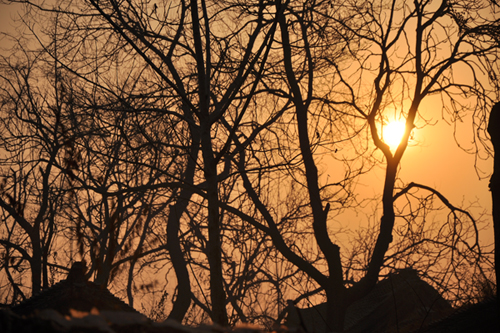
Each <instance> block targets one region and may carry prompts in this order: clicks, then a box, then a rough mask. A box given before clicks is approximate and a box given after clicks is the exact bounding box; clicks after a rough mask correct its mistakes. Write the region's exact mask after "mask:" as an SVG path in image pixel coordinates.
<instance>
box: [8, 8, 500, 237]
mask: <svg viewBox="0 0 500 333" xmlns="http://www.w3.org/2000/svg"><path fill="white" fill-rule="evenodd" d="M17 8H21V6H20V5H5V4H0V31H1V32H13V31H14V30H13V26H14V22H13V20H12V18H13V17H14V16H15V13H16V10H17ZM6 45H7V44H5V41H4V40H2V41H1V48H5V47H6ZM424 105H425V104H424ZM433 120H434V121H438V123H437V125H435V126H427V127H426V128H424V129H420V130H416V132H415V133H414V135H415V138H416V140H417V141H418V142H419V143H418V145H417V146H413V147H409V148H408V150H407V152H406V153H405V156H404V158H403V160H402V169H401V173H400V177H401V178H402V180H403V181H404V182H405V183H408V182H412V181H413V182H418V183H422V184H424V185H428V186H432V187H434V188H436V189H437V190H439V191H441V193H442V194H443V195H445V196H446V197H447V198H448V199H449V200H450V201H451V203H452V204H454V205H458V206H460V205H461V204H463V205H464V206H468V204H469V203H471V202H474V201H479V203H480V205H481V208H476V209H474V210H472V213H473V215H474V216H475V217H476V216H477V215H478V214H480V213H481V212H483V211H486V212H487V213H488V214H490V212H491V197H490V192H489V191H488V181H489V176H488V175H489V172H490V171H491V170H492V168H493V161H492V159H491V158H490V159H489V160H487V161H483V162H481V164H480V168H481V171H482V172H483V173H484V174H483V176H485V175H486V176H487V177H486V179H482V180H479V176H478V175H477V173H476V170H475V168H474V161H475V156H474V155H471V154H467V153H465V152H464V151H463V150H462V149H460V148H459V147H458V146H457V144H456V142H455V141H454V139H453V128H452V126H450V125H448V124H446V123H445V122H444V121H443V120H441V119H439V117H438V115H436V116H434V117H433ZM460 134H461V135H463V136H464V137H465V136H470V135H471V134H472V127H469V128H462V130H461V133H460ZM468 141H470V140H469V139H468V137H467V138H465V139H464V142H465V143H467V142H468ZM368 179H371V180H369V182H370V183H367V182H366V181H368ZM366 181H364V185H362V186H361V187H358V190H360V191H363V192H365V193H366V194H365V195H367V196H369V195H380V194H381V191H382V181H383V170H382V169H380V170H378V171H377V172H375V173H374V174H372V175H371V176H369V177H368V178H366ZM488 230H489V233H491V235H487V233H483V235H482V236H483V237H484V238H483V239H488V240H492V232H493V231H492V226H490V227H489V229H488ZM488 236H491V238H490V237H488Z"/></svg>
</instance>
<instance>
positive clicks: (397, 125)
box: [383, 121, 406, 150]
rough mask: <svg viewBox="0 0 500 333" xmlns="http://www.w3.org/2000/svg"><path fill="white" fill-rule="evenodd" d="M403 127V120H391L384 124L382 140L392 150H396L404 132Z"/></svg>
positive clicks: (404, 127)
mask: <svg viewBox="0 0 500 333" xmlns="http://www.w3.org/2000/svg"><path fill="white" fill-rule="evenodd" d="M405 129H406V125H405V122H404V121H391V122H390V123H389V124H387V125H386V126H384V132H383V138H384V142H385V143H387V144H388V145H389V147H390V148H391V149H392V150H396V148H398V146H399V143H400V142H401V139H402V138H403V135H404V134H405Z"/></svg>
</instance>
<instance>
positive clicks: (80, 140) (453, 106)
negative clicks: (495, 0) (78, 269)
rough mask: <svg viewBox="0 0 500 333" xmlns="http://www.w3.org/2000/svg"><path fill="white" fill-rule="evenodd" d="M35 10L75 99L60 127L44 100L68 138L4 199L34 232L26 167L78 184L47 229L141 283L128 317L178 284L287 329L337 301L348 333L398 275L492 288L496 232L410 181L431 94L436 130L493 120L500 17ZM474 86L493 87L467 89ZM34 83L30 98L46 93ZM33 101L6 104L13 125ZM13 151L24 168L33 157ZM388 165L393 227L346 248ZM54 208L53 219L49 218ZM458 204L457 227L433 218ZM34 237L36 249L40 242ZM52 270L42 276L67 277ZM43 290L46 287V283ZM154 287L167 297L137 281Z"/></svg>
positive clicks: (199, 297)
mask: <svg viewBox="0 0 500 333" xmlns="http://www.w3.org/2000/svg"><path fill="white" fill-rule="evenodd" d="M28 5H29V8H30V9H31V10H32V12H29V11H28V12H27V13H26V16H25V17H24V19H25V20H26V22H29V23H30V24H31V23H33V22H40V21H39V20H38V17H39V15H42V16H44V17H46V18H47V20H46V21H45V22H48V25H47V27H52V28H50V29H47V30H43V29H39V28H38V27H31V32H32V33H33V34H34V35H35V37H37V38H36V41H37V43H38V44H37V49H38V50H39V54H41V55H43V57H44V59H48V60H47V62H48V63H50V64H55V65H52V69H50V68H49V67H44V71H42V72H44V73H45V74H46V73H49V75H45V76H41V78H40V80H41V81H43V82H45V81H47V82H53V81H58V83H56V84H52V89H53V91H54V95H53V96H50V98H47V100H48V101H49V102H48V103H47V104H48V105H52V104H53V105H55V106H54V107H51V108H48V110H49V111H50V112H52V113H50V112H48V113H47V114H40V111H37V110H38V109H36V108H32V107H31V106H30V107H26V110H27V112H28V114H29V115H30V117H34V118H33V119H34V120H30V119H31V118H23V117H18V118H19V121H25V122H26V123H27V125H28V128H29V129H30V130H33V129H37V128H38V127H40V128H41V129H40V130H43V131H48V130H47V128H49V129H50V128H51V127H50V126H52V127H58V128H59V130H58V131H56V130H52V131H48V132H49V133H50V135H48V134H47V135H45V136H44V141H43V142H44V144H45V145H47V143H51V142H52V146H51V145H47V147H52V148H51V149H52V150H51V149H46V150H47V151H48V153H47V154H48V155H49V156H52V155H51V154H53V155H54V156H55V157H54V158H53V159H51V158H47V157H45V158H41V159H40V161H43V163H42V164H43V167H42V169H37V168H33V167H30V166H28V164H26V163H25V161H24V160H22V159H18V160H12V159H9V160H8V161H9V163H11V164H12V165H13V166H15V167H13V169H12V168H11V170H14V171H10V172H11V174H9V176H8V177H7V178H6V179H7V181H6V182H5V184H4V187H3V188H2V200H3V201H2V209H3V212H2V213H3V214H5V216H6V217H8V219H9V221H10V220H12V221H15V222H12V223H13V224H16V223H17V224H18V225H19V226H21V228H23V225H26V226H28V224H27V223H24V222H23V220H22V219H21V218H20V217H19V218H17V217H18V216H21V214H20V213H19V211H21V207H24V206H20V203H23V200H22V198H20V197H19V196H17V197H16V196H15V195H14V194H16V193H17V194H16V195H18V194H19V193H21V194H22V193H24V192H22V191H21V192H20V191H18V190H17V188H16V187H15V186H17V184H18V183H19V182H18V181H17V179H18V178H16V179H14V178H12V177H14V175H13V173H12V172H14V173H16V172H17V170H18V169H16V168H18V166H23V167H26V168H28V169H26V170H31V172H35V173H36V172H38V171H37V170H40V172H41V173H40V174H41V175H42V177H37V176H36V175H34V174H33V176H30V177H31V178H29V179H27V180H26V181H24V182H23V183H22V184H23V185H26V184H27V185H32V184H38V183H37V181H39V180H40V179H44V177H49V176H48V175H49V174H50V173H49V172H48V171H47V170H46V169H47V168H52V167H53V168H54V173H53V175H52V176H50V177H54V178H55V179H60V181H59V182H58V183H55V182H53V183H50V182H49V183H50V184H52V185H53V187H51V188H48V187H43V186H42V185H43V184H45V183H43V182H42V183H40V184H41V185H40V186H39V187H40V188H42V189H45V190H44V191H42V190H40V191H39V192H40V193H41V194H37V193H35V194H34V195H33V197H34V198H37V200H41V201H40V202H41V204H40V205H39V206H40V207H42V208H41V209H39V212H40V213H39V215H38V216H39V217H37V218H38V219H39V220H40V221H42V220H43V221H50V219H49V220H44V218H45V217H44V216H46V215H47V214H48V213H49V212H50V213H51V214H53V216H58V218H60V219H61V223H60V225H61V226H64V227H63V230H61V231H60V230H59V229H50V228H51V227H47V228H48V229H47V230H50V232H51V233H48V235H49V234H50V235H52V234H53V235H57V236H58V237H61V239H62V240H63V243H58V246H61V249H66V248H67V246H69V245H67V244H64V241H69V242H67V243H69V244H76V246H77V247H78V252H79V256H80V257H81V258H79V259H85V260H87V261H88V263H89V273H88V274H89V275H94V279H95V281H98V282H100V283H102V284H104V285H109V284H115V285H120V284H121V285H122V286H124V287H122V291H123V292H124V293H125V294H126V295H127V298H128V301H129V304H131V305H132V304H133V305H136V306H137V304H136V303H135V302H134V299H137V296H138V295H144V294H145V293H146V292H143V291H139V289H141V290H144V289H145V287H144V286H145V285H146V284H149V283H150V282H151V279H152V278H151V277H150V276H149V275H151V273H152V272H161V273H162V274H165V275H167V279H172V280H173V277H174V276H175V278H176V282H174V283H175V284H176V286H175V288H172V287H170V288H172V289H174V290H175V291H174V293H173V295H170V297H171V300H172V308H171V309H170V312H169V317H170V318H172V319H175V320H178V321H184V322H185V323H199V322H202V321H204V320H205V319H207V317H209V318H210V319H211V320H212V321H213V322H216V323H219V324H221V325H228V324H231V325H232V324H234V323H236V322H238V321H260V322H262V323H269V322H270V321H272V320H273V319H276V318H278V317H279V314H280V312H282V310H283V309H284V308H285V306H286V299H295V302H292V303H298V302H299V301H301V300H304V299H312V300H313V302H318V301H320V300H321V299H322V298H323V299H325V300H326V302H327V305H328V320H329V322H328V325H329V327H330V328H331V329H332V330H337V331H342V330H343V328H344V319H345V318H344V317H345V312H346V309H347V307H348V306H349V305H350V304H352V303H353V302H355V301H356V300H358V299H361V298H362V297H364V296H365V295H366V294H367V293H369V292H370V290H372V289H373V288H374V286H375V284H376V283H377V282H378V280H379V278H380V276H381V275H384V274H387V273H388V272H390V271H391V270H394V269H399V268H404V267H407V266H411V267H414V268H419V270H420V272H421V274H423V275H424V277H426V278H427V279H428V280H430V281H432V282H433V284H434V286H436V287H438V288H439V289H440V291H441V292H443V293H447V296H448V297H449V298H451V299H452V300H453V301H455V302H456V303H457V304H459V303H461V302H462V303H463V302H465V301H466V300H467V299H470V298H472V297H473V293H474V291H475V289H474V288H473V286H474V284H475V283H476V282H477V281H478V280H481V279H485V277H487V274H488V269H490V266H489V262H488V260H489V257H488V255H485V254H484V253H483V250H482V249H481V247H480V246H479V243H478V240H477V234H478V228H479V227H478V225H477V223H478V221H476V219H474V218H473V217H472V215H470V214H469V213H468V212H467V211H466V210H465V209H462V208H459V207H457V206H455V205H453V204H452V203H450V202H449V201H448V200H447V199H446V198H445V196H444V195H443V194H442V193H440V192H438V191H437V190H435V189H433V188H431V187H429V186H426V185H425V184H416V183H411V182H406V180H405V182H404V181H403V180H402V179H399V178H398V171H399V170H400V168H401V160H402V158H403V156H404V155H405V152H406V150H407V148H408V145H409V143H410V142H411V136H412V131H414V130H415V128H416V126H417V125H418V126H424V125H426V124H427V123H426V120H425V119H426V118H424V117H428V114H427V113H423V110H422V105H423V104H422V103H423V101H425V100H427V99H428V98H429V97H430V96H437V97H439V98H440V99H441V100H442V105H441V106H439V108H436V110H432V116H433V117H434V115H435V114H437V115H438V116H440V115H441V113H443V114H446V115H447V116H449V117H451V118H452V120H457V119H459V117H465V116H469V115H474V116H477V114H478V113H481V115H482V116H481V117H482V118H485V116H484V111H483V110H484V109H485V108H486V107H487V106H489V105H491V104H492V99H493V96H494V95H495V91H494V89H493V88H491V86H493V87H495V85H496V84H498V82H497V80H496V77H495V73H497V72H498V68H497V67H496V66H497V65H496V63H497V62H496V57H497V53H498V24H497V23H496V21H495V15H496V14H491V13H492V12H493V11H492V10H491V9H492V8H493V7H492V6H494V4H492V3H490V2H489V1H479V2H477V1H468V0H463V1H462V0H460V1H444V0H443V1H395V0H394V1H389V0H380V1H376V2H371V3H359V2H357V1H343V2H338V3H334V2H331V1H321V0H320V1H293V2H292V1H280V0H276V1H264V0H255V1H245V2H241V1H237V0H235V1H233V0H225V1H209V0H200V1H198V0H189V1H188V0H179V1H174V2H171V1H169V2H166V1H165V2H161V1H158V2H155V3H148V2H141V1H137V2H134V1H116V0H108V1H94V0H88V1H84V0H82V1H75V2H72V3H71V4H69V5H65V4H63V3H61V4H58V5H56V6H54V7H49V6H48V5H45V4H38V3H28ZM30 15H33V16H30ZM40 23H41V24H42V28H43V22H40ZM47 27H45V28H47ZM54 27H55V28H54ZM46 37H48V38H46ZM29 60H30V59H29V58H27V59H24V60H23V59H21V60H20V64H26V63H29ZM2 63H4V64H8V63H9V61H8V59H3V61H2ZM23 68H25V67H22V66H20V67H11V69H10V70H11V71H12V72H13V73H14V74H19V73H21V74H22V73H23V71H22V70H23ZM26 68H29V67H26ZM460 71H467V73H468V74H469V75H470V76H471V77H472V78H473V79H472V80H470V79H466V80H462V78H461V77H460V76H459V75H456V73H458V72H460ZM481 73H489V77H485V76H483V75H481ZM10 75H11V74H8V75H7V73H6V74H5V76H4V81H5V83H6V82H9V80H8V77H9V76H10ZM21 77H22V76H21ZM55 78H57V79H55ZM488 79H489V80H490V81H491V82H488ZM51 80H52V81H51ZM20 82H21V83H22V84H19V86H20V87H22V89H20V91H21V92H22V94H21V95H20V96H23V98H24V96H28V100H29V96H31V95H29V93H30V92H31V91H32V87H36V86H37V82H32V81H26V80H25V81H22V80H20ZM9 96H11V95H10V90H8V89H4V90H3V93H2V97H9ZM14 96H17V95H14ZM41 96H45V95H43V94H41ZM18 99H19V98H18V97H16V98H14V99H12V98H10V100H9V99H8V98H7V99H5V100H6V101H7V100H9V103H11V104H10V105H13V106H12V108H11V109H10V110H14V111H12V112H15V110H17V105H18V104H17V101H18ZM31 99H32V100H34V99H33V98H31ZM3 105H6V106H5V107H4V106H3ZM7 105H9V104H8V103H7V102H6V103H5V104H2V110H3V109H4V108H7ZM26 105H34V103H31V104H30V103H26ZM471 105H472V106H471ZM9 107H10V106H9ZM58 110H59V111H58ZM58 114H61V116H58ZM63 116H64V117H63ZM58 117H59V118H58ZM392 117H395V118H400V119H403V120H404V121H405V122H406V131H405V134H404V136H403V139H402V141H401V143H400V145H399V146H398V147H397V149H395V150H391V148H390V147H389V146H388V145H387V144H386V143H385V142H384V140H383V128H384V126H385V124H386V123H387V122H388V120H389V119H390V118H392ZM5 119H8V117H7V116H6V118H5ZM38 119H40V120H38ZM45 119H46V120H45ZM44 121H46V122H47V123H50V124H51V125H50V126H47V127H46V126H45V125H44V124H45V123H44ZM63 127H64V128H63ZM4 128H5V129H4V130H5V131H11V133H10V134H9V136H4V137H5V138H8V139H3V138H4V137H3V138H2V140H3V141H2V144H3V145H2V147H3V148H4V149H7V148H8V145H9V144H10V143H11V142H16V144H18V143H23V142H24V141H23V138H24V135H22V134H20V133H17V132H14V131H13V130H12V128H16V126H15V125H12V123H8V122H7V121H4ZM479 129H481V127H480V125H479ZM483 129H484V128H483ZM55 143H58V145H55V146H54V144H55ZM44 144H40V145H39V146H33V147H30V148H29V152H30V153H32V154H35V153H36V154H38V150H40V147H45V146H44ZM56 148H57V149H56ZM9 149H10V151H12V154H13V155H14V156H22V155H20V154H19V152H20V151H22V150H23V149H24V147H21V146H16V147H13V148H9ZM37 149H38V150H37ZM44 149H45V148H44ZM6 161H7V159H6ZM47 161H48V162H47ZM325 161H326V162H325ZM30 163H35V164H36V163H40V162H39V160H37V159H36V158H35V159H33V160H32V161H30ZM325 164H329V166H328V168H327V167H325ZM380 166H383V167H384V168H385V175H384V183H383V185H382V186H383V187H382V188H380V189H378V191H379V193H380V197H377V198H374V199H373V200H374V201H377V203H378V208H377V210H376V211H375V213H374V215H373V218H372V221H371V222H372V223H374V225H373V226H371V227H370V228H367V230H366V232H364V231H363V230H355V231H354V233H355V237H354V238H355V241H354V242H353V243H352V244H351V246H350V247H349V246H346V245H345V241H342V236H343V235H342V233H343V231H344V229H339V228H335V227H333V225H334V223H335V221H334V220H335V219H337V218H339V219H340V218H342V216H343V215H342V214H343V213H345V212H347V211H356V212H359V210H360V205H361V204H362V203H363V202H361V203H360V202H359V201H358V197H357V192H356V191H357V187H356V186H357V184H358V183H359V182H360V181H361V179H363V177H364V175H365V174H367V173H370V172H371V171H372V170H374V169H376V168H378V167H380ZM43 168H46V169H43ZM33 170H34V171H33ZM44 170H45V171H44ZM330 174H331V175H330ZM327 175H328V176H327ZM16 177H18V176H17V175H16ZM50 177H49V178H50ZM58 177H59V178H58ZM39 178H40V179H39ZM49 178H47V179H49ZM46 182H47V181H46ZM44 195H45V197H44ZM10 197H12V199H9V198H10ZM44 200H45V201H44ZM47 203H51V204H53V205H54V208H53V209H52V210H49V209H48V208H43V207H45V206H47V205H48V204H47ZM56 204H60V205H62V206H61V207H60V208H59V206H56ZM23 205H24V203H23ZM44 205H45V206H44ZM49 206H50V205H49ZM55 208H58V209H55ZM441 209H446V210H447V211H448V212H449V214H448V215H447V217H446V219H444V220H442V221H439V222H436V223H430V222H429V220H430V215H431V214H432V212H433V211H436V210H441ZM56 212H58V213H61V214H60V215H56ZM16 214H17V215H16ZM379 215H380V217H379ZM40 225H41V224H40ZM48 225H51V224H48ZM30 228H31V227H25V228H23V231H22V232H21V231H16V232H12V230H13V229H12V228H11V229H8V230H6V231H2V232H3V234H2V237H3V238H2V239H5V241H2V242H3V243H2V244H7V245H6V247H5V249H6V251H7V252H5V253H6V254H7V257H6V258H7V259H9V260H4V261H3V264H4V269H5V267H7V270H6V274H7V278H10V280H11V283H10V286H11V288H12V290H13V291H14V292H16V293H18V292H19V290H21V289H20V288H19V282H16V281H14V280H13V279H12V278H11V277H10V276H9V275H8V274H9V273H10V272H12V269H13V268H15V267H17V266H16V265H17V264H18V261H17V260H18V259H14V260H11V259H10V256H11V253H12V251H13V249H16V250H18V251H19V250H20V249H21V248H22V242H18V241H17V240H16V242H12V241H11V242H10V243H6V242H7V239H9V237H13V236H14V235H15V236H16V237H18V236H19V235H21V234H23V232H25V233H27V234H28V235H31V234H32V233H33V232H31V229H30ZM52 230H54V232H52ZM56 231H57V232H56ZM30 233H31V234H30ZM4 234H5V235H4ZM10 235H12V236H10ZM30 237H31V236H30ZM33 237H35V236H33ZM33 237H32V239H31V240H30V244H38V243H40V241H38V240H37V239H35V238H33ZM44 244H49V243H48V242H47V243H44ZM37 246H38V245H37ZM33 248H34V247H33ZM37 251H38V250H37ZM46 252H47V255H46V257H47V258H48V257H49V256H48V255H49V254H51V253H54V248H51V247H46ZM37 256H38V255H37ZM21 257H22V258H23V260H28V261H29V260H32V259H31V257H34V255H31V254H29V253H22V252H21ZM32 261H33V260H32ZM66 261H70V260H69V259H66ZM45 262H46V263H44V264H41V265H38V264H37V265H36V267H38V266H40V267H42V268H43V267H61V266H64V267H67V266H69V262H62V263H61V264H57V263H55V262H50V263H49V260H48V259H45ZM7 263H8V264H7ZM9 267H10V268H9ZM170 269H172V270H173V273H170ZM32 276H34V277H33V279H32V282H31V285H32V288H33V290H37V289H39V288H40V287H39V285H40V282H39V281H40V277H39V276H40V274H38V273H36V274H33V275H32ZM140 279H143V280H144V281H147V283H146V282H144V284H142V286H141V287H138V283H136V281H138V280H140ZM23 283H24V282H23ZM151 283H152V282H151ZM170 283H172V282H170ZM170 286H171V284H170ZM142 287H144V288H142ZM159 288H163V286H162V287H159ZM146 289H147V288H146ZM141 293H142V294H141ZM318 294H319V296H318ZM163 295H164V297H163V296H162V300H161V301H160V303H162V304H163V303H165V297H167V296H165V295H167V292H166V291H165V292H164V293H163Z"/></svg>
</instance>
